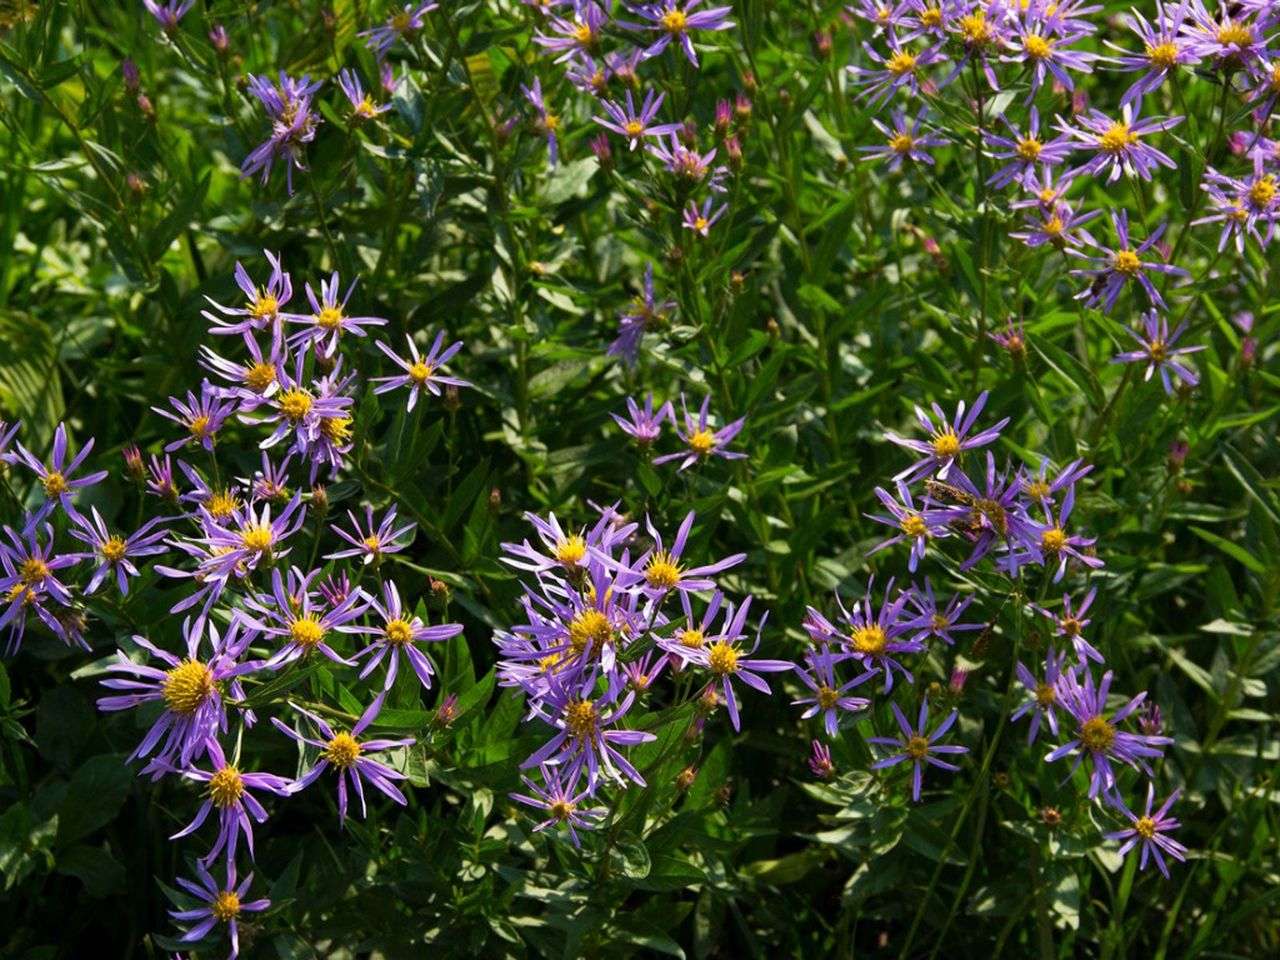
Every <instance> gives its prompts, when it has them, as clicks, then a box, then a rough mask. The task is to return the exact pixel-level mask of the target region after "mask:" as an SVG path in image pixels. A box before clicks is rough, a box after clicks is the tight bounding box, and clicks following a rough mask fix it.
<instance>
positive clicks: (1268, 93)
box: [1246, 56, 1280, 148]
mask: <svg viewBox="0 0 1280 960" xmlns="http://www.w3.org/2000/svg"><path fill="white" fill-rule="evenodd" d="M1249 79H1250V80H1251V81H1252V82H1253V87H1252V88H1251V89H1250V90H1249V92H1248V94H1247V96H1246V99H1247V100H1248V101H1249V102H1250V103H1256V104H1257V106H1256V107H1254V111H1253V112H1254V116H1263V117H1270V116H1271V115H1272V113H1273V111H1274V110H1275V107H1276V103H1277V102H1280V58H1277V59H1274V60H1273V59H1272V58H1271V57H1268V56H1260V57H1258V62H1257V63H1256V64H1255V65H1254V68H1253V70H1252V72H1251V73H1250V75H1249ZM1261 140H1262V130H1261V129H1259V130H1258V131H1257V133H1256V134H1255V135H1254V137H1253V142H1252V143H1251V144H1250V147H1251V148H1252V147H1253V146H1255V145H1256V144H1257V143H1259V142H1260V141H1261Z"/></svg>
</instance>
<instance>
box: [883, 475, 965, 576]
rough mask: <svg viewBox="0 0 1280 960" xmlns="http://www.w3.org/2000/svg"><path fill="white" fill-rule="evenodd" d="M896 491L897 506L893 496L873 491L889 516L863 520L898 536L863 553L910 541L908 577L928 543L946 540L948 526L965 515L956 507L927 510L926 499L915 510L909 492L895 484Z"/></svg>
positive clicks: (913, 571) (922, 557)
mask: <svg viewBox="0 0 1280 960" xmlns="http://www.w3.org/2000/svg"><path fill="white" fill-rule="evenodd" d="M897 488H898V497H899V499H900V500H901V501H902V502H901V503H899V502H898V501H897V500H894V499H893V496H892V495H891V494H890V493H889V492H888V491H887V490H885V489H884V488H883V487H876V489H875V494H876V496H877V497H878V498H879V499H880V502H881V503H882V504H884V506H885V508H886V509H887V510H888V511H889V513H890V514H891V516H888V517H885V516H880V515H877V514H874V513H868V514H867V517H868V518H870V519H872V520H875V521H876V522H877V523H883V524H885V525H887V526H890V527H896V528H897V529H898V533H897V534H895V535H894V536H892V537H890V538H889V539H888V540H884V541H882V542H880V543H877V544H876V545H875V546H874V547H872V548H871V549H870V550H868V551H867V556H871V554H873V553H877V552H878V551H880V550H883V549H885V548H886V547H891V546H893V545H894V544H897V543H902V542H904V541H910V543H911V556H910V559H909V560H908V562H907V568H908V569H909V570H910V571H911V572H912V573H915V572H916V567H917V566H918V565H919V563H920V561H921V560H923V559H924V552H925V548H926V547H927V546H928V545H929V540H930V539H933V538H940V537H946V536H948V535H949V534H950V532H951V530H950V524H951V523H952V522H953V521H954V520H956V519H959V518H963V517H964V515H965V513H966V511H965V510H963V509H961V508H957V507H930V506H929V504H930V503H931V501H930V500H929V499H928V498H927V497H926V498H925V501H924V504H923V505H922V506H921V507H919V508H917V507H916V504H915V500H914V499H913V498H912V496H911V490H910V489H909V488H908V487H907V485H906V484H905V483H903V482H902V481H901V480H899V481H898V482H897Z"/></svg>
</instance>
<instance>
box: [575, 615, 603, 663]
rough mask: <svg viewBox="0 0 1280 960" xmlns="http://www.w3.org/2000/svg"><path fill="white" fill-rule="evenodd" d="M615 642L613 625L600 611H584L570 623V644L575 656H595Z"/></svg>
mask: <svg viewBox="0 0 1280 960" xmlns="http://www.w3.org/2000/svg"><path fill="white" fill-rule="evenodd" d="M612 642H613V625H612V624H610V623H609V618H608V617H606V616H605V615H604V614H603V613H601V612H600V611H599V610H594V609H592V610H583V611H582V612H581V613H579V614H578V615H577V616H576V617H574V618H573V620H571V621H570V622H569V643H570V645H571V646H572V647H573V652H574V654H575V655H581V654H582V653H583V652H586V653H587V654H589V655H591V656H594V655H595V654H597V653H599V652H600V650H601V649H602V648H603V647H604V645H605V644H606V643H612Z"/></svg>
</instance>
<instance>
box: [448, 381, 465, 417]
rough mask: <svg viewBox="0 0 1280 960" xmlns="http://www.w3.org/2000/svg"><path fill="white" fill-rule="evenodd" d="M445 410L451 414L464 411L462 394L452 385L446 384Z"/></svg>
mask: <svg viewBox="0 0 1280 960" xmlns="http://www.w3.org/2000/svg"><path fill="white" fill-rule="evenodd" d="M444 408H445V409H446V410H448V411H449V412H450V413H457V412H458V411H459V410H460V409H462V393H461V391H459V390H458V388H457V387H456V386H454V385H453V384H452V383H450V384H446V385H445V388H444Z"/></svg>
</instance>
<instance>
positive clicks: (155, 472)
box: [147, 453, 181, 503]
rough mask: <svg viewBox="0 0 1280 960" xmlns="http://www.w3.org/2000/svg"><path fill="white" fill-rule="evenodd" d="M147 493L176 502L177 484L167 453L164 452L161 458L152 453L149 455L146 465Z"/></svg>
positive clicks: (166, 500) (168, 501)
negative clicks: (149, 458)
mask: <svg viewBox="0 0 1280 960" xmlns="http://www.w3.org/2000/svg"><path fill="white" fill-rule="evenodd" d="M179 463H181V461H179ZM147 493H149V494H151V495H152V496H153V497H158V498H159V499H161V500H163V501H165V502H166V503H177V502H178V485H177V484H176V483H174V480H173V460H172V458H171V457H170V456H169V454H167V453H166V454H165V455H164V459H163V460H161V459H160V458H159V457H158V456H156V455H155V454H154V453H153V454H152V455H151V463H150V464H148V466H147Z"/></svg>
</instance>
